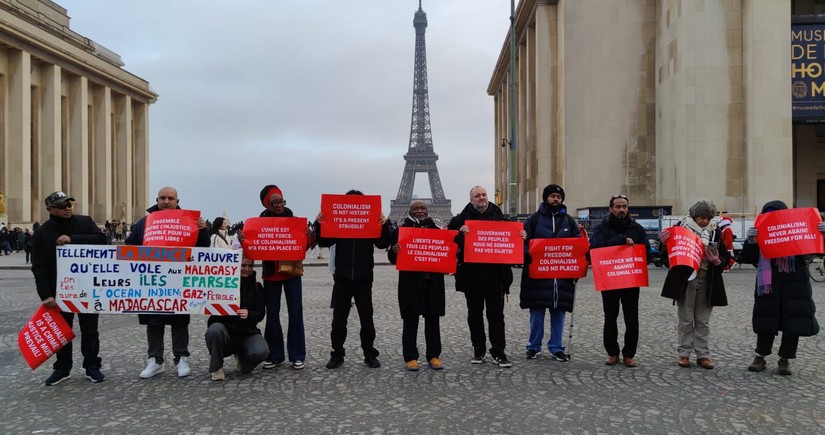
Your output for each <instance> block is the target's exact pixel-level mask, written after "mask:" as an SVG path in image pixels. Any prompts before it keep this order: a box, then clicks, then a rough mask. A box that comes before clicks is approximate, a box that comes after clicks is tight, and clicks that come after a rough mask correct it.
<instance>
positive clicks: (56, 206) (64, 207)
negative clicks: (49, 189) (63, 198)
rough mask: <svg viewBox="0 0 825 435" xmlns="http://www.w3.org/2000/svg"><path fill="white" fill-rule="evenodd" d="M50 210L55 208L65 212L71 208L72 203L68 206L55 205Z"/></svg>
mask: <svg viewBox="0 0 825 435" xmlns="http://www.w3.org/2000/svg"><path fill="white" fill-rule="evenodd" d="M51 208H56V209H58V210H66V209H67V208H72V203H68V204H55V205H53V206H52V207H51Z"/></svg>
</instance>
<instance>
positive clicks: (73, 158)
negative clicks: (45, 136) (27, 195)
mask: <svg viewBox="0 0 825 435" xmlns="http://www.w3.org/2000/svg"><path fill="white" fill-rule="evenodd" d="M68 139H69V146H68V148H67V149H68V151H69V152H68V155H66V156H63V158H65V159H67V160H68V164H67V165H66V167H67V168H68V172H69V173H68V176H67V177H66V180H67V181H68V183H67V184H68V185H67V186H63V189H64V191H65V192H66V193H68V194H69V195H72V196H73V197H74V198H75V199H76V200H77V203H76V205H75V213H77V214H89V210H90V204H89V202H90V201H91V198H89V81H88V79H86V77H83V76H72V77H71V78H70V79H69V135H68Z"/></svg>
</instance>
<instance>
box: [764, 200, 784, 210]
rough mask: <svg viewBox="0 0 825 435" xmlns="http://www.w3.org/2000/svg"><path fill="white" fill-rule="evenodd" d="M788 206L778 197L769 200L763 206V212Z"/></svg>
mask: <svg viewBox="0 0 825 435" xmlns="http://www.w3.org/2000/svg"><path fill="white" fill-rule="evenodd" d="M787 208H788V206H787V205H785V203H784V202H782V201H780V200H778V199H777V200H773V201H768V202H767V203H765V205H763V206H762V213H767V212H769V211H776V210H785V209H787Z"/></svg>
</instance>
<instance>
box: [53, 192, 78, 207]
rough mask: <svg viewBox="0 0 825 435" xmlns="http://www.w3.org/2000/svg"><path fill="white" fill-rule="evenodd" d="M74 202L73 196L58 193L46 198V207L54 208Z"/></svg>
mask: <svg viewBox="0 0 825 435" xmlns="http://www.w3.org/2000/svg"><path fill="white" fill-rule="evenodd" d="M74 200H75V199H74V198H72V197H71V196H69V195H66V193H65V192H60V191H57V192H54V193H52V194H51V195H49V196H47V197H46V207H54V206H56V205H60V204H65V203H67V202H69V201H74Z"/></svg>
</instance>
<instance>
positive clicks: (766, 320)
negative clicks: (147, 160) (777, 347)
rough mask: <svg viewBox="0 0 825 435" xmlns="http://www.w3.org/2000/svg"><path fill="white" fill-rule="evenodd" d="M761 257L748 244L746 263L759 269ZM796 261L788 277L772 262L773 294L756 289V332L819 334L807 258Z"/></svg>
mask: <svg viewBox="0 0 825 435" xmlns="http://www.w3.org/2000/svg"><path fill="white" fill-rule="evenodd" d="M787 208H788V206H787V205H785V203H784V202H782V201H770V202H768V203H767V204H765V206H764V207H762V213H767V212H769V211H773V210H785V209H787ZM759 257H760V250H759V245H758V244H756V243H750V242H748V241H746V242H745V244H744V245H743V247H742V254H741V258H740V259H741V260H742V262H744V263H749V264H753V265H754V266H757V267H758V266H759ZM793 259H794V262H793V270H792V271H790V272H787V273H786V272H780V271H779V268H778V267H777V260H776V259H772V260H771V287H772V289H773V291H772V292H771V293H769V294H766V295H763V296H759V295H758V294H757V292H756V285H754V293H753V296H754V301H753V332H755V333H757V334H769V335H775V334H776V333H777V332H779V331H784V333H785V334H788V335H789V336H797V337H810V336H813V335H816V334H818V333H819V323H818V322H817V321H816V305H815V304H814V300H813V292H812V289H811V279H810V277H809V276H808V265H807V264H806V262H805V256H804V255H797V256H795V257H793Z"/></svg>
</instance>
